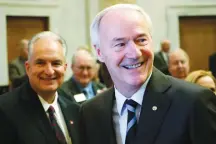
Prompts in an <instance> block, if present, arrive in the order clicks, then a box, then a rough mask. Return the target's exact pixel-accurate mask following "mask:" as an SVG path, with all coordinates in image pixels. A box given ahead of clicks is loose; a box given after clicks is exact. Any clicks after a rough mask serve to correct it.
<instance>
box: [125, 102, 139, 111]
mask: <svg viewBox="0 0 216 144" xmlns="http://www.w3.org/2000/svg"><path fill="white" fill-rule="evenodd" d="M125 104H126V107H127V109H128V110H130V111H132V112H134V111H135V109H136V107H137V102H135V101H134V100H132V99H127V100H126V101H125Z"/></svg>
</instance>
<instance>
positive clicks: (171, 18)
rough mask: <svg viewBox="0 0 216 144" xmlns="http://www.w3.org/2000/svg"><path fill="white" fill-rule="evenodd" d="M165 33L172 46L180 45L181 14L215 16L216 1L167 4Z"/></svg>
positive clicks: (177, 46) (174, 47)
mask: <svg viewBox="0 0 216 144" xmlns="http://www.w3.org/2000/svg"><path fill="white" fill-rule="evenodd" d="M166 10H167V11H166V18H167V35H168V39H170V40H171V42H172V48H173V49H176V48H179V47H180V33H179V17H181V16H216V3H212V2H211V3H203V2H200V3H198V2H196V3H194V2H193V3H186V4H175V5H169V6H168V7H167V8H166Z"/></svg>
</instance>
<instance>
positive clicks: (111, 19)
mask: <svg viewBox="0 0 216 144" xmlns="http://www.w3.org/2000/svg"><path fill="white" fill-rule="evenodd" d="M129 15H133V17H135V16H136V15H137V16H139V17H140V16H141V17H143V16H142V14H141V13H140V12H138V11H137V10H133V9H129V8H120V9H113V10H111V11H109V12H107V13H106V14H105V15H104V16H103V17H102V18H101V20H100V25H99V28H100V27H103V26H104V25H106V26H107V24H109V25H111V24H115V23H116V22H119V21H120V19H125V18H126V19H129V18H128V17H129ZM143 18H144V17H143ZM130 21H131V20H130Z"/></svg>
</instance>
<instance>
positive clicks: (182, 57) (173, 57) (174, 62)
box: [169, 48, 190, 79]
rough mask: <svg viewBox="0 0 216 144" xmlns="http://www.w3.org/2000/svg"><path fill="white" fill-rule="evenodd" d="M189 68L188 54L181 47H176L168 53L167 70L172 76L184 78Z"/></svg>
mask: <svg viewBox="0 0 216 144" xmlns="http://www.w3.org/2000/svg"><path fill="white" fill-rule="evenodd" d="M189 70H190V66H189V56H188V54H187V53H186V52H185V51H184V50H183V49H180V48H179V49H176V50H174V51H172V52H171V53H170V54H169V72H170V74H171V75H172V76H173V77H176V78H179V79H185V78H186V76H187V75H188V73H189Z"/></svg>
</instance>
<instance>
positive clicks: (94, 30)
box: [90, 4, 152, 46]
mask: <svg viewBox="0 0 216 144" xmlns="http://www.w3.org/2000/svg"><path fill="white" fill-rule="evenodd" d="M117 9H131V10H135V11H138V12H139V13H141V14H142V15H143V17H144V18H145V19H146V21H147V25H148V27H149V33H150V35H151V36H152V21H151V18H150V17H149V15H148V14H147V13H146V12H145V11H144V10H143V9H142V8H141V7H139V6H138V5H135V4H116V5H113V6H110V7H107V8H106V9H104V10H102V11H101V12H99V13H98V14H97V15H96V16H95V18H94V19H93V22H92V24H91V26H90V37H91V43H92V45H93V46H94V45H96V46H98V45H99V44H100V38H99V26H100V22H101V19H102V18H103V16H104V15H105V14H106V13H108V12H110V11H112V10H117Z"/></svg>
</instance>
